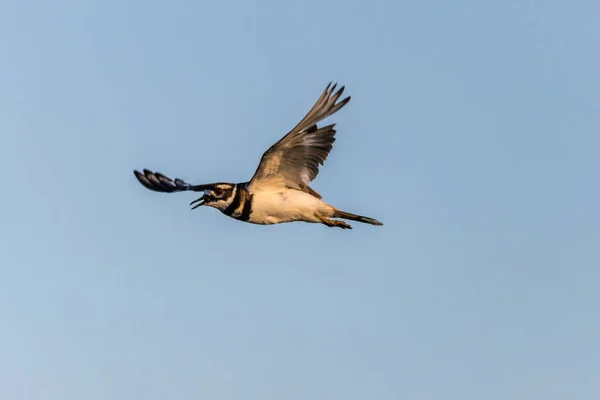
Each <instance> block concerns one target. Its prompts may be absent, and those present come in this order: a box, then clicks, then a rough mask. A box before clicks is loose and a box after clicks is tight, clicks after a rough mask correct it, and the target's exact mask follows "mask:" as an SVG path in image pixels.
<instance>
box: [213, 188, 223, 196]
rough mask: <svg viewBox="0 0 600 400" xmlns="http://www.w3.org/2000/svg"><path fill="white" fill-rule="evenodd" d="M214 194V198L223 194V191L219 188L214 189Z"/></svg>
mask: <svg viewBox="0 0 600 400" xmlns="http://www.w3.org/2000/svg"><path fill="white" fill-rule="evenodd" d="M214 192H215V195H216V196H220V195H221V194H223V190H222V189H219V188H217V189H215V190H214Z"/></svg>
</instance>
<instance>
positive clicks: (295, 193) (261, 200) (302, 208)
mask: <svg viewBox="0 0 600 400" xmlns="http://www.w3.org/2000/svg"><path fill="white" fill-rule="evenodd" d="M252 195H253V198H252V214H250V220H249V221H248V222H252V223H254V224H280V223H282V222H292V221H305V222H321V220H319V219H318V218H317V217H316V216H315V214H317V215H320V216H323V217H326V218H330V217H331V216H332V215H333V212H334V208H333V207H332V206H330V205H329V204H327V203H325V202H324V201H322V200H320V199H317V198H316V197H314V196H311V195H310V194H308V193H304V192H301V191H299V190H293V189H284V190H277V191H272V192H271V191H270V192H262V191H261V192H254V193H252Z"/></svg>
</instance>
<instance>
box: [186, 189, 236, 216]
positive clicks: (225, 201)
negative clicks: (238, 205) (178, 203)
mask: <svg viewBox="0 0 600 400" xmlns="http://www.w3.org/2000/svg"><path fill="white" fill-rule="evenodd" d="M236 190H237V189H236V186H235V185H234V184H231V183H213V184H210V185H206V188H205V189H204V195H203V196H202V197H200V198H198V199H196V200H194V201H192V202H191V203H190V205H193V204H195V206H194V207H192V210H193V209H195V208H197V207H200V206H210V207H214V208H216V209H218V210H220V211H224V210H225V209H226V208H227V207H229V206H230V205H231V203H232V202H233V199H234V197H235V191H236Z"/></svg>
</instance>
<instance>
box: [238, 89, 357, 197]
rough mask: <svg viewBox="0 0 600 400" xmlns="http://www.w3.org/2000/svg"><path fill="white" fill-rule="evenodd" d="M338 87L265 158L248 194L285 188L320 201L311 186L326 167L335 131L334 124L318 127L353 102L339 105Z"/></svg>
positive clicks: (345, 101) (317, 103) (342, 101)
mask: <svg viewBox="0 0 600 400" xmlns="http://www.w3.org/2000/svg"><path fill="white" fill-rule="evenodd" d="M336 85H337V84H334V85H333V86H331V83H330V84H329V85H327V87H326V88H325V90H324V91H323V93H322V94H321V97H319V99H318V100H317V102H316V103H315V104H314V106H313V107H312V108H311V110H310V111H309V112H308V114H306V116H305V117H304V118H303V119H302V121H300V122H299V123H298V125H296V127H295V128H294V129H292V130H291V131H290V132H289V133H288V134H287V135H285V136H284V137H283V138H282V139H281V140H279V141H278V142H277V143H275V144H274V145H273V146H271V147H270V148H269V150H267V151H266V152H265V153H264V154H263V156H262V158H261V160H260V164H259V165H258V168H257V169H256V172H255V173H254V176H253V177H252V179H251V180H250V183H249V185H248V189H249V190H256V189H257V188H259V187H261V186H262V187H265V186H274V187H277V186H282V187H289V188H292V189H297V190H302V191H304V192H306V193H310V194H312V195H313V196H315V197H319V198H320V197H321V196H319V194H318V193H316V192H315V191H314V190H312V189H311V188H310V187H308V184H309V183H310V182H311V181H313V180H314V179H315V178H316V177H317V175H318V174H319V165H323V163H324V162H325V159H326V158H327V156H328V155H329V152H330V151H331V148H332V147H333V142H334V141H335V137H334V136H335V132H336V131H335V129H334V126H335V124H331V125H327V126H324V127H321V128H319V127H317V123H318V122H320V121H321V120H323V119H325V118H327V117H329V116H330V115H333V114H335V113H336V112H337V111H338V110H339V109H340V108H342V107H343V106H344V105H346V103H348V102H349V101H350V96H348V97H346V98H345V99H343V100H341V101H340V102H339V103H338V102H337V100H338V99H339V98H340V96H341V95H342V93H343V92H344V86H342V87H341V88H340V89H339V90H338V91H337V92H335V93H334V91H335V88H336Z"/></svg>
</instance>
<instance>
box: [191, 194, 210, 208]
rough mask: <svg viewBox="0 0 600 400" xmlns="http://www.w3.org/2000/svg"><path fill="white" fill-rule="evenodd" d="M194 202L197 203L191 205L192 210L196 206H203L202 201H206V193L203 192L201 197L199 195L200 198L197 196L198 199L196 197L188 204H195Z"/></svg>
mask: <svg viewBox="0 0 600 400" xmlns="http://www.w3.org/2000/svg"><path fill="white" fill-rule="evenodd" d="M195 203H198V204H196V205H195V206H194V207H192V210H194V209H196V208H198V207H200V206H203V205H204V203H206V194H204V195H203V196H202V197H200V198H198V199H196V200H194V201H192V202H191V203H190V206H191V205H192V204H195Z"/></svg>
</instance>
